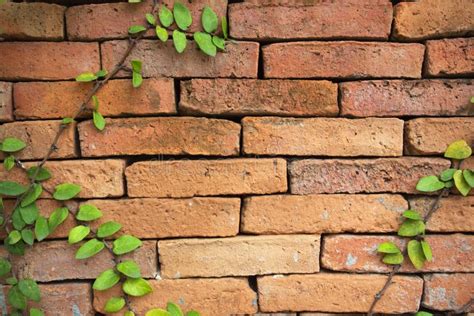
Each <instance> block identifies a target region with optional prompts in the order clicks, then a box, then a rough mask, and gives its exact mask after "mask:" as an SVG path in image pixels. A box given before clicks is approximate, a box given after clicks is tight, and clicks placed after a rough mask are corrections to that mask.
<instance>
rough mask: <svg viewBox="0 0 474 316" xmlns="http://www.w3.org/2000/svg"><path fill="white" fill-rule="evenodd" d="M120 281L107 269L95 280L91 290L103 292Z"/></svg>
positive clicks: (116, 274)
mask: <svg viewBox="0 0 474 316" xmlns="http://www.w3.org/2000/svg"><path fill="white" fill-rule="evenodd" d="M119 281H120V275H119V274H118V273H117V272H115V271H114V270H113V269H108V270H105V271H104V272H102V273H101V274H100V275H99V276H98V277H97V279H95V281H94V284H93V285H92V288H93V289H94V290H97V291H105V290H108V289H110V288H111V287H112V286H114V285H115V284H117V283H118V282H119Z"/></svg>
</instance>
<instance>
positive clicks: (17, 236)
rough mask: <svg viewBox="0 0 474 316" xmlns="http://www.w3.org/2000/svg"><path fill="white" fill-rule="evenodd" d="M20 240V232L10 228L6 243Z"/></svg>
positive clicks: (11, 243) (12, 243)
mask: <svg viewBox="0 0 474 316" xmlns="http://www.w3.org/2000/svg"><path fill="white" fill-rule="evenodd" d="M20 240H21V234H20V232H19V231H17V230H12V231H11V232H10V234H8V243H9V244H10V245H14V244H16V243H17V242H19V241H20Z"/></svg>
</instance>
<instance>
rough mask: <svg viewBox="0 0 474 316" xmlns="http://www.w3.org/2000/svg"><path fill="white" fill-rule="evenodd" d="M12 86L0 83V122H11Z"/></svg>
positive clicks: (8, 83)
mask: <svg viewBox="0 0 474 316" xmlns="http://www.w3.org/2000/svg"><path fill="white" fill-rule="evenodd" d="M12 88H13V84H11V83H10V82H0V122H9V121H13V98H12V90H13V89H12Z"/></svg>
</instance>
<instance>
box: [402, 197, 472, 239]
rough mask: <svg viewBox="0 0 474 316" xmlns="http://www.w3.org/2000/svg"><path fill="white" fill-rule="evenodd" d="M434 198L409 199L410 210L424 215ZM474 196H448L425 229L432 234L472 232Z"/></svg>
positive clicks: (443, 199) (441, 202)
mask: <svg viewBox="0 0 474 316" xmlns="http://www.w3.org/2000/svg"><path fill="white" fill-rule="evenodd" d="M434 200H435V198H429V197H411V198H409V203H410V208H411V209H415V210H417V211H419V212H421V213H422V214H426V213H427V212H428V210H429V208H430V207H431V205H433V203H434ZM473 205H474V196H467V197H464V196H449V197H444V198H442V199H441V200H440V202H439V208H438V209H436V212H434V213H433V215H432V216H431V217H430V219H429V221H428V223H427V226H426V229H427V230H428V231H432V232H471V231H474V216H472V206H473Z"/></svg>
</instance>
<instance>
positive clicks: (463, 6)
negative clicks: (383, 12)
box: [393, 0, 474, 41]
mask: <svg viewBox="0 0 474 316" xmlns="http://www.w3.org/2000/svg"><path fill="white" fill-rule="evenodd" d="M473 10H474V3H473V2H472V1H470V0H453V1H439V0H438V1H430V0H422V1H417V2H401V3H398V4H397V5H396V6H395V8H394V11H395V15H394V21H395V23H394V34H393V35H394V37H395V38H396V39H399V40H406V41H419V40H423V39H428V38H440V37H453V36H463V35H472V34H474V17H472V15H470V14H469V12H472V11H473Z"/></svg>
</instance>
